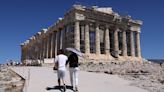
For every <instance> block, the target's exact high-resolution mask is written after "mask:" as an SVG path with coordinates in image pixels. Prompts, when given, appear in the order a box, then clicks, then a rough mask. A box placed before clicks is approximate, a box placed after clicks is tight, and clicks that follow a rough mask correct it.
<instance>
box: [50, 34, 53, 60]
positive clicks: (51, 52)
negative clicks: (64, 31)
mask: <svg viewBox="0 0 164 92" xmlns="http://www.w3.org/2000/svg"><path fill="white" fill-rule="evenodd" d="M53 42H54V33H51V48H50V58H52V56H53Z"/></svg>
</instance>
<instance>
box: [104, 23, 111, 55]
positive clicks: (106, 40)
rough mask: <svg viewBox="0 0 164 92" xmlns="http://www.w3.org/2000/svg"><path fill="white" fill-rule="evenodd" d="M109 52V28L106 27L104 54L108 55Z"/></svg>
mask: <svg viewBox="0 0 164 92" xmlns="http://www.w3.org/2000/svg"><path fill="white" fill-rule="evenodd" d="M109 52H110V39H109V26H108V25H106V30H105V54H107V55H108V54H109Z"/></svg>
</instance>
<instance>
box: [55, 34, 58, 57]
mask: <svg viewBox="0 0 164 92" xmlns="http://www.w3.org/2000/svg"><path fill="white" fill-rule="evenodd" d="M55 37H56V38H55V56H57V53H58V51H57V50H58V32H56V33H55Z"/></svg>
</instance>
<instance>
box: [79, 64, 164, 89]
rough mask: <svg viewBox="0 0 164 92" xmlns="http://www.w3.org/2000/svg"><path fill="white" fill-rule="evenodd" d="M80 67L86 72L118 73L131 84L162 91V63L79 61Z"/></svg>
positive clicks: (163, 82) (163, 74)
mask: <svg viewBox="0 0 164 92" xmlns="http://www.w3.org/2000/svg"><path fill="white" fill-rule="evenodd" d="M80 69H81V70H85V71H88V72H99V73H106V74H114V75H119V76H120V77H122V78H124V79H127V80H131V81H133V82H132V83H131V85H133V86H137V87H140V88H143V89H146V90H148V91H149V92H164V63H163V64H157V63H153V62H149V61H145V62H143V63H139V62H128V61H127V62H122V63H121V62H99V63H93V62H88V63H86V62H85V63H84V62H83V63H81V64H80Z"/></svg>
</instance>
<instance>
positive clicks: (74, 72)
mask: <svg viewBox="0 0 164 92" xmlns="http://www.w3.org/2000/svg"><path fill="white" fill-rule="evenodd" d="M78 70H79V69H78V67H76V68H69V72H70V82H71V86H73V87H77V86H78Z"/></svg>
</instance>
